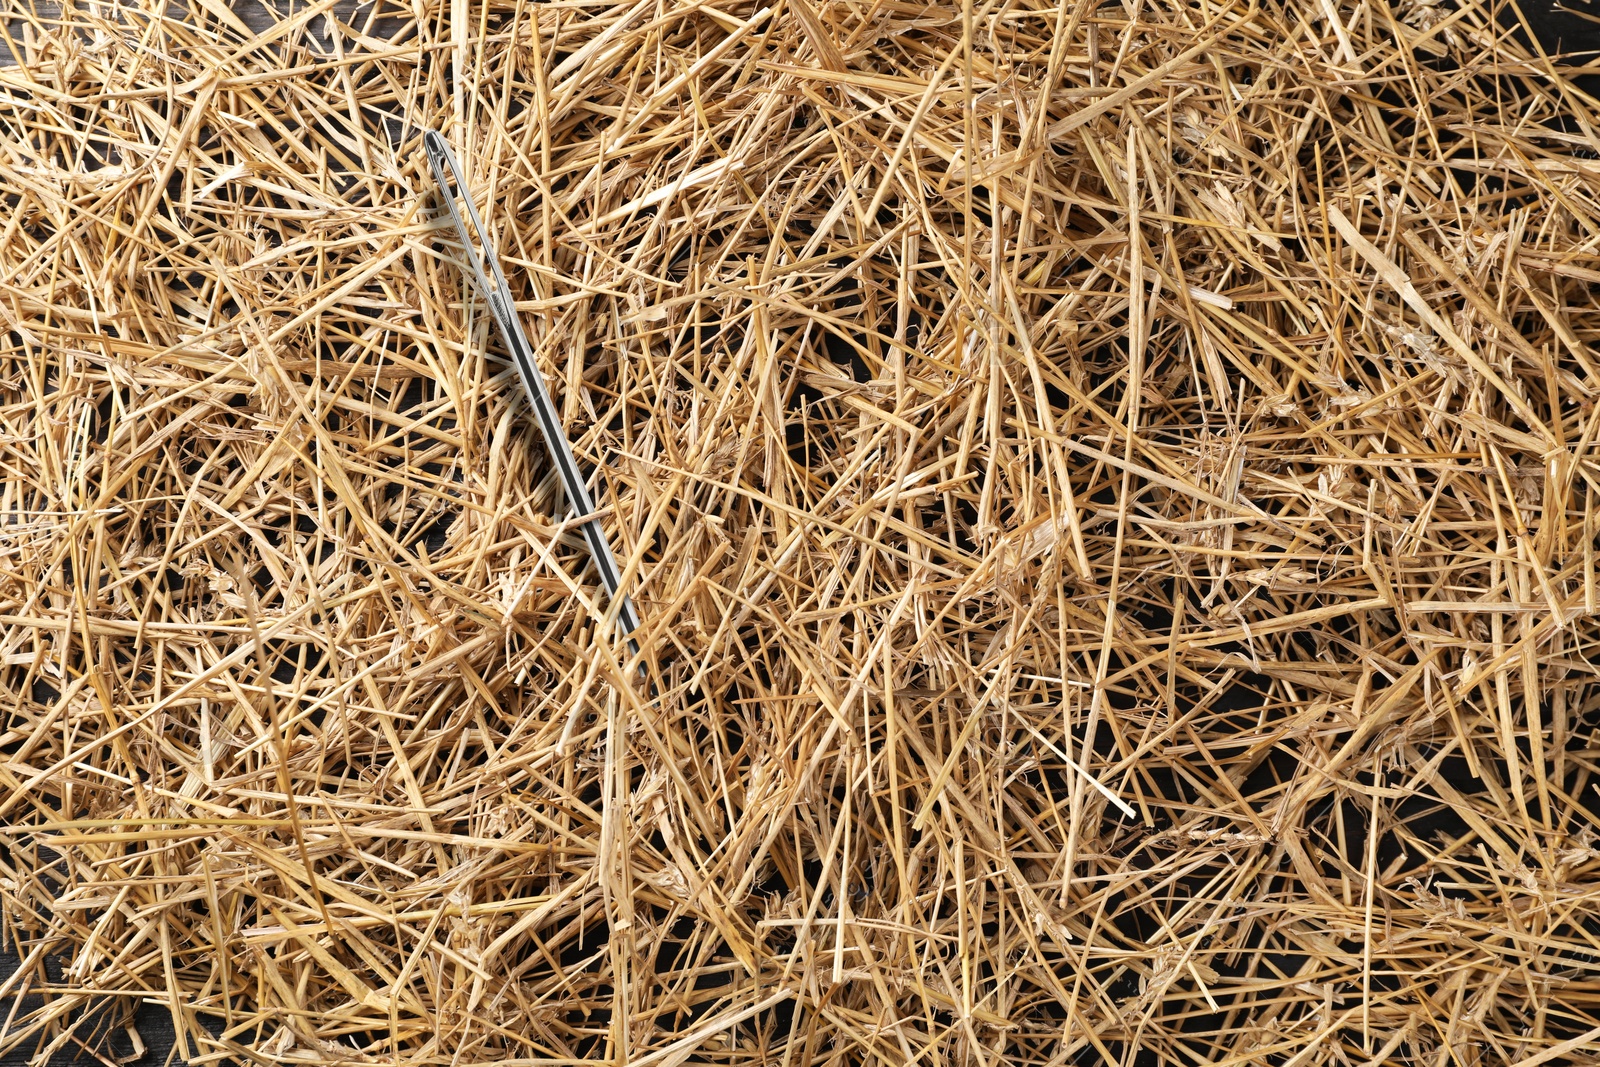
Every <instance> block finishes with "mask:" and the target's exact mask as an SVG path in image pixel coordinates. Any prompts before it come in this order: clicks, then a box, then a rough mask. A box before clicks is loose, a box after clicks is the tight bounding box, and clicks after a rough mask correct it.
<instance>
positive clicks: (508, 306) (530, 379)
mask: <svg viewBox="0 0 1600 1067" xmlns="http://www.w3.org/2000/svg"><path fill="white" fill-rule="evenodd" d="M422 142H423V144H424V146H426V148H427V152H428V166H429V167H430V168H431V169H432V170H433V178H434V181H436V182H438V183H439V191H440V192H441V193H442V194H443V196H444V202H445V205H446V206H447V207H449V209H450V217H451V219H453V220H454V221H455V224H456V232H457V233H458V234H460V236H461V243H462V244H463V245H465V246H466V250H467V262H468V263H470V264H471V265H472V273H473V274H474V276H475V277H476V279H477V282H478V288H479V289H480V290H481V291H482V292H483V295H484V297H485V298H486V299H487V300H488V301H489V311H490V313H491V314H492V315H493V316H494V321H495V322H496V324H498V325H499V327H500V337H501V340H503V341H504V342H505V346H506V349H507V351H509V352H510V353H511V361H512V362H513V363H515V364H516V367H517V375H518V376H519V377H520V378H521V379H522V386H523V389H524V390H525V391H526V392H527V394H528V401H529V403H531V404H532V405H533V411H534V415H535V416H536V417H537V418H538V420H539V430H540V431H541V432H542V433H543V434H544V442H545V445H546V446H547V447H548V448H549V449H550V456H551V458H552V459H554V460H555V464H556V470H557V471H558V472H559V473H560V475H561V486H562V488H563V489H564V490H565V491H566V494H567V500H568V502H569V503H571V505H572V508H573V510H574V511H576V512H577V514H578V515H579V517H582V516H585V515H591V516H592V515H593V514H594V501H593V500H591V499H590V498H589V490H588V487H587V486H585V485H584V484H583V477H582V475H581V474H580V473H579V471H578V461H577V460H576V459H574V458H573V455H572V445H571V444H570V443H569V442H568V441H567V434H566V431H565V430H564V429H563V428H562V426H561V421H560V420H559V419H558V418H556V409H555V404H554V403H553V402H552V401H551V399H550V390H549V389H548V388H547V387H546V386H545V383H544V375H542V374H540V373H539V365H538V364H537V363H535V362H534V358H533V346H532V345H530V344H529V343H528V336H527V334H525V333H523V331H522V320H521V319H520V318H518V316H517V312H516V308H515V306H514V305H513V304H512V300H511V289H510V287H509V286H507V285H506V277H505V274H504V273H502V272H501V270H500V259H499V257H498V256H496V255H495V253H494V245H492V244H491V243H490V242H489V238H488V235H487V233H486V232H485V231H484V228H483V221H482V220H481V219H479V218H478V209H477V208H476V207H474V206H473V203H472V198H471V197H470V196H468V195H467V193H466V181H465V179H463V178H462V176H461V168H460V167H459V166H457V164H456V157H455V155H454V154H453V153H452V152H451V151H450V146H449V145H447V144H446V143H445V140H444V138H443V137H441V136H439V134H437V133H435V132H434V131H433V130H429V131H427V132H426V133H425V134H423V136H422ZM457 198H459V199H460V201H461V202H462V203H463V204H465V205H466V207H467V218H469V219H471V220H472V231H473V232H471V233H469V232H468V230H467V226H466V222H465V221H464V220H463V219H462V217H461V211H460V209H459V208H458V207H457V206H456V200H457ZM474 236H476V243H474V239H473V238H474ZM480 248H481V249H482V252H481V253H480V252H479V249H480ZM485 261H487V265H488V271H487V273H486V272H485V269H484V267H485ZM583 536H584V538H585V539H586V540H587V541H588V542H589V555H590V556H591V557H592V558H593V559H594V565H595V567H596V569H598V570H599V571H600V580H601V581H602V582H603V583H605V587H606V592H607V593H608V594H609V595H610V597H611V599H612V600H613V601H620V603H618V605H617V622H618V623H619V624H620V625H621V627H622V632H623V634H624V635H631V634H632V633H633V631H634V630H635V629H637V628H638V626H639V617H638V615H637V614H636V613H635V612H634V609H633V601H632V600H630V599H629V598H628V597H627V596H626V595H624V594H623V593H622V591H621V588H620V587H621V584H622V572H621V570H620V569H619V568H618V567H617V560H616V557H615V556H613V555H612V554H611V545H610V543H609V542H607V541H606V532H605V530H604V528H602V527H601V525H600V520H599V519H598V518H590V519H589V520H588V521H587V522H585V523H584V524H583ZM628 643H629V646H630V648H631V649H632V650H633V651H634V652H637V651H638V645H637V644H636V643H635V642H633V641H632V640H631V638H630V640H629V642H628Z"/></svg>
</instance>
